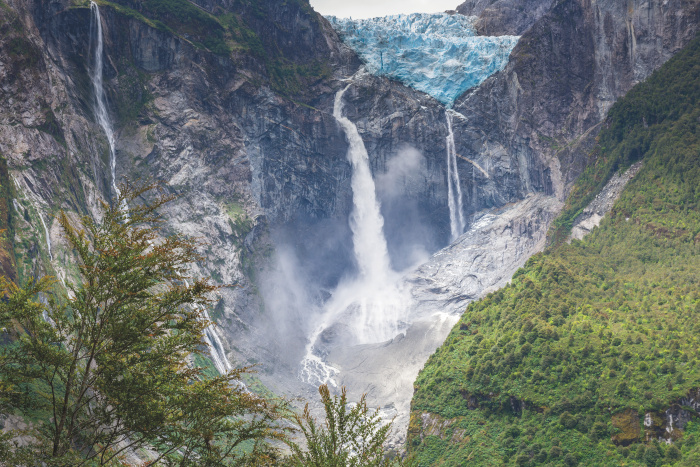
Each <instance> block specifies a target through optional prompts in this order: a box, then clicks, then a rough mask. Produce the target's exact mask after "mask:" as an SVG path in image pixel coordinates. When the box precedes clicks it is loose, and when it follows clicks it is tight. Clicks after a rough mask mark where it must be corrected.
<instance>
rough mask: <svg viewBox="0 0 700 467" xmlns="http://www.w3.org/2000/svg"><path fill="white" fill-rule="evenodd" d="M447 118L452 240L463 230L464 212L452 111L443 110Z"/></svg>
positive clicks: (448, 195)
mask: <svg viewBox="0 0 700 467" xmlns="http://www.w3.org/2000/svg"><path fill="white" fill-rule="evenodd" d="M445 118H447V138H446V146H447V204H448V206H449V208H450V231H451V233H452V241H455V240H456V239H457V237H459V236H460V235H462V233H463V232H464V224H465V222H464V212H463V208H462V186H461V185H460V182H459V172H458V171H457V148H456V146H455V135H454V133H453V132H452V112H450V111H449V110H447V111H445Z"/></svg>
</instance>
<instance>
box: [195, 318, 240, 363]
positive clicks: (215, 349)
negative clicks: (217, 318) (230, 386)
mask: <svg viewBox="0 0 700 467" xmlns="http://www.w3.org/2000/svg"><path fill="white" fill-rule="evenodd" d="M202 311H204V319H206V320H207V321H211V319H209V313H207V310H202ZM204 341H205V342H206V343H207V345H209V348H210V349H211V352H210V354H211V359H212V362H214V366H215V367H216V370H217V371H218V372H219V374H222V375H224V374H226V373H228V372H229V371H231V370H233V367H232V366H231V362H229V360H228V357H227V356H226V352H224V346H223V345H222V344H221V340H220V339H219V336H218V334H216V331H215V330H214V324H213V322H212V324H210V325H209V326H207V328H206V329H205V330H204Z"/></svg>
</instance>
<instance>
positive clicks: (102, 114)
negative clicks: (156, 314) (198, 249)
mask: <svg viewBox="0 0 700 467" xmlns="http://www.w3.org/2000/svg"><path fill="white" fill-rule="evenodd" d="M90 10H91V12H92V17H91V19H90V50H91V51H92V52H93V53H92V56H93V60H92V67H90V68H89V70H88V72H89V75H90V80H91V81H92V87H93V90H94V94H95V95H94V99H93V103H94V106H93V110H94V112H95V117H96V118H97V123H99V125H100V127H102V130H103V131H104V133H105V136H107V142H108V143H109V170H110V175H111V176H112V190H113V191H114V194H115V195H116V196H117V198H118V197H119V195H120V194H121V193H120V191H119V188H118V187H117V159H116V152H115V142H116V140H115V135H114V126H113V125H112V120H111V118H110V117H109V112H108V109H107V97H106V95H105V91H104V85H103V82H104V78H103V73H102V71H103V62H102V56H103V54H104V38H103V34H102V20H101V17H100V8H99V7H98V6H97V4H96V3H95V2H90ZM124 208H126V206H124ZM40 215H41V214H40ZM41 222H42V223H43V222H44V219H43V217H42V218H41ZM44 228H46V225H44ZM47 232H48V231H47ZM46 238H47V242H48V249H49V256H51V243H50V240H49V237H48V233H47V235H46ZM203 311H204V317H205V318H206V319H207V320H208V321H211V320H210V319H209V314H208V313H207V311H206V310H203ZM204 342H205V343H206V344H207V345H208V346H209V348H210V354H211V359H212V362H213V363H214V366H215V367H216V369H217V371H218V372H219V373H221V374H225V373H227V372H229V371H231V370H232V369H233V366H232V365H231V362H229V360H228V357H226V353H225V352H224V347H223V345H222V343H221V340H220V339H219V336H218V335H217V334H216V331H215V330H214V325H213V324H212V325H210V326H208V327H207V328H206V329H205V330H204ZM241 384H242V383H241Z"/></svg>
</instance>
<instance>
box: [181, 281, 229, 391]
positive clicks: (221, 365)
mask: <svg viewBox="0 0 700 467" xmlns="http://www.w3.org/2000/svg"><path fill="white" fill-rule="evenodd" d="M185 285H186V286H187V287H189V286H190V283H189V282H188V281H187V280H185ZM202 311H203V312H204V319H206V320H207V321H209V322H210V323H212V324H210V325H209V326H207V327H206V329H204V342H205V343H206V344H207V345H208V346H209V349H210V351H209V354H210V356H211V361H212V362H213V363H214V366H215V367H216V371H218V372H219V374H222V375H223V374H226V373H228V372H229V371H231V370H232V369H233V366H232V365H231V362H230V361H229V360H228V357H227V356H226V352H224V346H223V345H222V344H221V339H219V335H218V334H217V333H216V330H215V329H214V321H213V320H211V319H210V318H209V313H208V312H207V310H206V308H202ZM241 384H242V383H241Z"/></svg>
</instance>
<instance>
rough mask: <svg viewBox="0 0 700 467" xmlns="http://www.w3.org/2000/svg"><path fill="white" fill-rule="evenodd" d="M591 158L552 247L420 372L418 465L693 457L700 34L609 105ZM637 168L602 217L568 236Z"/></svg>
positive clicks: (475, 306)
mask: <svg viewBox="0 0 700 467" xmlns="http://www.w3.org/2000/svg"><path fill="white" fill-rule="evenodd" d="M591 158H592V164H591V165H590V166H589V168H588V169H587V171H586V172H585V173H584V175H583V176H582V177H581V178H580V179H579V181H578V182H577V184H576V186H575V187H574V189H573V191H572V193H571V195H570V197H569V200H568V201H567V204H566V207H565V210H564V212H563V213H562V215H561V217H560V218H559V219H558V220H557V221H556V222H555V225H554V226H553V228H552V231H551V232H550V239H551V246H550V247H549V248H548V249H547V250H546V251H545V252H543V253H541V254H538V255H536V256H534V257H532V258H531V259H530V260H529V261H528V262H527V264H526V265H525V267H523V268H522V269H520V270H519V271H518V272H517V273H516V274H515V276H514V277H513V280H512V282H511V283H510V284H509V285H508V286H507V287H505V288H504V289H501V290H499V291H497V292H495V293H492V294H490V295H488V296H487V297H486V298H485V299H483V300H481V301H478V302H475V303H472V304H471V305H470V306H469V307H468V309H467V310H466V312H465V313H464V315H463V316H462V317H461V319H460V322H459V323H458V325H457V326H456V327H455V328H454V329H453V331H452V333H451V334H450V336H449V337H448V338H447V340H446V341H445V343H444V345H443V346H442V347H441V348H440V349H439V350H438V351H437V352H436V353H435V354H434V355H433V356H432V357H431V358H430V360H429V361H428V363H427V364H426V366H425V369H424V370H423V371H422V372H421V374H420V376H419V377H418V380H417V381H416V383H415V390H416V393H415V397H414V399H413V406H412V417H411V427H410V429H409V437H410V441H409V450H410V452H411V454H412V455H413V457H414V458H415V460H416V461H417V464H418V465H423V466H428V465H437V464H440V465H455V466H456V465H466V464H467V463H473V464H474V465H487V464H488V465H495V464H496V463H503V464H506V465H579V464H580V465H588V466H592V465H630V466H632V465H648V466H657V465H687V466H690V465H699V464H700V444H699V442H700V420H698V419H697V415H696V411H695V410H694V407H686V406H688V405H692V404H694V403H695V400H696V399H697V397H696V392H697V389H698V387H699V386H700V361H699V360H698V358H697V357H698V350H699V348H700V338H699V337H698V320H697V316H698V312H700V276H698V271H700V256H699V253H700V40H698V39H695V40H694V41H693V42H692V43H691V44H689V45H688V46H687V47H686V48H685V49H684V50H683V51H682V52H680V53H678V54H677V55H676V56H675V57H674V58H673V59H671V60H670V61H669V62H668V63H667V64H666V65H664V66H663V67H662V68H661V69H659V70H658V71H657V72H656V73H654V74H653V75H652V76H651V77H650V78H649V79H648V80H647V81H646V82H643V83H641V84H639V85H637V86H636V87H635V88H634V89H633V90H632V91H630V92H629V93H628V95H627V96H626V97H625V98H624V99H622V100H621V101H619V102H618V103H616V104H615V105H614V106H613V108H612V109H611V111H610V113H609V115H608V117H607V119H606V121H605V123H604V129H603V130H602V131H601V133H600V135H599V138H598V142H597V147H596V148H595V150H594V151H593V153H592V154H591ZM636 161H642V162H643V168H642V169H641V171H640V172H639V174H638V175H637V176H636V177H635V178H634V179H633V180H632V181H631V182H630V183H629V185H628V186H627V187H626V189H625V190H624V191H623V193H622V195H621V197H620V198H619V199H618V201H617V202H616V203H615V205H614V207H613V210H612V212H611V213H610V214H609V215H607V216H606V217H605V219H604V220H603V221H602V223H601V225H600V226H599V227H598V228H596V229H594V231H593V232H592V233H591V234H590V235H588V236H587V237H585V238H584V240H583V241H579V240H573V241H567V240H566V239H567V237H568V234H569V231H570V229H571V226H572V224H573V223H574V221H575V219H576V217H577V216H578V215H579V214H580V213H581V212H582V210H583V208H584V207H585V206H586V205H587V204H588V202H590V201H591V200H592V199H593V198H594V197H595V195H596V194H597V193H598V192H599V191H600V189H601V188H602V187H603V186H604V185H605V183H606V181H607V180H608V179H609V178H610V177H611V176H612V174H614V173H615V172H617V171H620V172H622V171H625V170H626V169H627V168H628V167H629V166H630V165H631V164H633V163H634V162H636ZM669 420H670V421H669ZM669 423H670V425H669ZM420 429H422V433H424V434H426V433H427V435H424V436H418V435H417V433H418V432H419V430H420ZM660 439H661V440H668V443H666V442H663V441H662V442H660V441H659V440H660Z"/></svg>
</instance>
